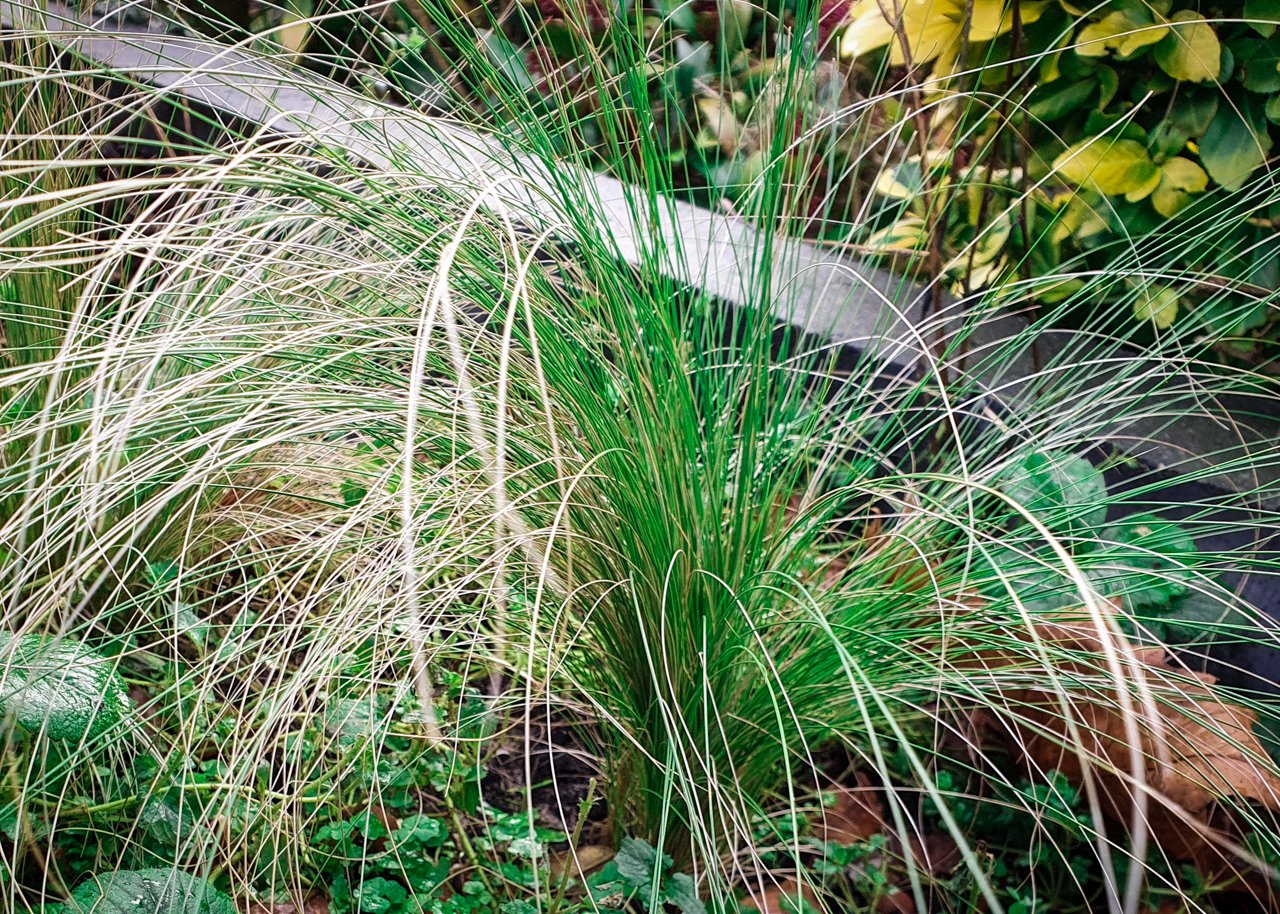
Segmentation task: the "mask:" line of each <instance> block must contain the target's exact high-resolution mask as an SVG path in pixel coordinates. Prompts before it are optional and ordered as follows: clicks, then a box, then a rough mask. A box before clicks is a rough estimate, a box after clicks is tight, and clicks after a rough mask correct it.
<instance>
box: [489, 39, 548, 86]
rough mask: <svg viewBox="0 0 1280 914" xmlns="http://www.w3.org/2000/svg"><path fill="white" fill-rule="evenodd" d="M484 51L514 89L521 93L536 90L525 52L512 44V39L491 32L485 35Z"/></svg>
mask: <svg viewBox="0 0 1280 914" xmlns="http://www.w3.org/2000/svg"><path fill="white" fill-rule="evenodd" d="M484 49H485V52H486V54H487V55H488V57H489V60H490V62H491V63H492V64H493V66H494V69H495V70H497V71H498V72H499V73H501V74H502V75H503V76H504V77H506V78H507V80H508V81H509V82H510V84H511V86H512V87H513V88H515V89H518V90H519V91H521V92H532V91H533V90H534V88H535V84H534V81H533V77H532V76H531V75H530V74H529V66H528V64H526V63H525V59H524V52H523V51H521V50H520V48H518V47H516V46H515V45H514V44H512V43H511V39H509V38H507V36H506V35H504V34H502V33H501V32H499V31H497V30H496V29H495V30H492V31H489V32H487V33H485V35H484Z"/></svg>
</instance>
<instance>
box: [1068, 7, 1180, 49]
mask: <svg viewBox="0 0 1280 914" xmlns="http://www.w3.org/2000/svg"><path fill="white" fill-rule="evenodd" d="M1168 34H1169V27H1168V26H1167V25H1164V24H1163V23H1156V22H1154V21H1152V20H1151V18H1150V16H1149V15H1148V16H1145V17H1144V16H1143V15H1142V14H1141V13H1140V12H1138V11H1134V10H1128V9H1126V10H1117V11H1116V12H1113V13H1108V14H1107V15H1106V16H1104V17H1102V19H1101V20H1099V21H1098V22H1091V23H1089V24H1088V25H1086V26H1085V27H1084V28H1082V29H1081V30H1080V34H1078V35H1077V36H1076V53H1077V54H1079V55H1080V56H1082V57H1105V56H1106V55H1107V54H1109V53H1113V52H1114V53H1115V54H1116V55H1117V56H1119V57H1130V56H1132V55H1133V54H1135V53H1137V52H1138V51H1141V50H1142V49H1143V48H1145V47H1147V46H1148V45H1153V44H1155V43H1156V42H1158V41H1161V40H1163V39H1164V38H1165V36H1166V35H1168Z"/></svg>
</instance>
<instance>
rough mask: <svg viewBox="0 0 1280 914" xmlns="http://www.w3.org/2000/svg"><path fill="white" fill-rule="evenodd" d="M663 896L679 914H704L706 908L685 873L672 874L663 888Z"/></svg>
mask: <svg viewBox="0 0 1280 914" xmlns="http://www.w3.org/2000/svg"><path fill="white" fill-rule="evenodd" d="M662 894H663V896H664V897H665V898H666V900H667V901H669V902H670V903H671V904H673V905H675V906H676V910H678V911H679V912H680V914H706V910H707V909H706V906H705V905H704V904H703V903H702V899H701V898H699V897H698V889H697V886H695V885H694V883H693V879H692V878H691V877H690V876H689V875H688V874H687V873H673V874H672V875H671V876H670V878H668V879H667V884H666V885H665V886H663V893H662Z"/></svg>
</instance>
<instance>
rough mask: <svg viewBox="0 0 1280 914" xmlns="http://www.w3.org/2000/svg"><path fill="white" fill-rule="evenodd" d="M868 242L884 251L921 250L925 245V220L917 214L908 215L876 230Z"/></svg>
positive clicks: (878, 249)
mask: <svg viewBox="0 0 1280 914" xmlns="http://www.w3.org/2000/svg"><path fill="white" fill-rule="evenodd" d="M867 244H868V245H870V246H871V247H872V248H875V249H876V250H877V251H881V252H884V253H889V252H891V251H915V250H919V249H920V248H923V247H924V245H925V231H924V221H923V220H921V219H919V218H918V217H916V216H906V217H904V218H902V219H899V220H898V221H897V222H895V223H894V224H893V225H891V226H889V227H888V228H885V229H881V230H880V231H878V232H876V233H875V234H874V235H872V236H871V237H870V238H869V239H867Z"/></svg>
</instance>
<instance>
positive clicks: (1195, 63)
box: [1153, 10, 1222, 83]
mask: <svg viewBox="0 0 1280 914" xmlns="http://www.w3.org/2000/svg"><path fill="white" fill-rule="evenodd" d="M1173 22H1174V25H1173V26H1172V28H1171V29H1170V30H1169V34H1168V35H1166V36H1164V38H1162V39H1161V40H1160V43H1159V44H1158V45H1156V48H1155V51H1154V52H1153V56H1154V57H1155V59H1156V63H1158V64H1159V65H1160V69H1162V70H1164V71H1165V72H1166V73H1168V74H1169V75H1170V76H1172V77H1173V78H1174V79H1178V80H1182V81H1183V82H1193V83H1201V82H1204V81H1205V80H1209V79H1213V78H1214V77H1216V76H1217V75H1218V71H1219V70H1220V69H1221V67H1222V45H1220V44H1219V43H1218V36H1217V34H1216V33H1215V32H1214V31H1213V26H1211V25H1209V23H1207V22H1205V21H1204V18H1203V17H1202V16H1201V15H1200V14H1199V13H1197V12H1195V11H1193V10H1180V11H1178V12H1177V13H1175V14H1174V15H1173Z"/></svg>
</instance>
